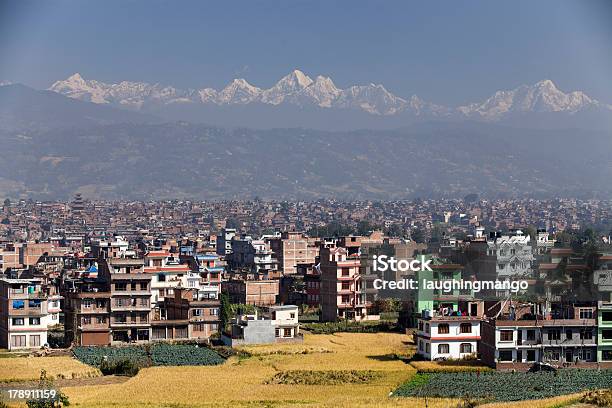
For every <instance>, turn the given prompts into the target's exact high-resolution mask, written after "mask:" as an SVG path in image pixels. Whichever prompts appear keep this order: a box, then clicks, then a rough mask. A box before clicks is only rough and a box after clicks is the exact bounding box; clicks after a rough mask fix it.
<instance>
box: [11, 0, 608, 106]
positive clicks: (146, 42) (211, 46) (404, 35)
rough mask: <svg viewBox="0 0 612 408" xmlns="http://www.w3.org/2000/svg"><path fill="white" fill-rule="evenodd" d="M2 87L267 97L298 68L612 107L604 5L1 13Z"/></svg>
mask: <svg viewBox="0 0 612 408" xmlns="http://www.w3.org/2000/svg"><path fill="white" fill-rule="evenodd" d="M0 56H1V57H0V80H2V79H5V80H12V81H14V82H23V83H26V84H29V85H31V86H34V87H37V88H46V87H48V86H49V85H50V84H51V83H52V82H53V81H54V80H56V79H63V78H65V77H67V76H68V75H70V74H72V73H74V72H80V73H81V74H82V75H83V76H84V77H85V78H95V79H99V80H103V81H110V82H112V81H119V80H143V81H147V82H160V83H164V84H169V85H175V86H178V87H203V86H212V87H215V88H220V87H223V86H224V85H225V84H226V83H227V82H229V81H230V80H231V79H232V78H234V77H237V76H240V77H244V78H246V79H247V80H248V81H249V82H250V83H252V84H254V85H257V86H260V87H268V86H271V85H272V84H273V83H274V82H275V81H276V80H277V79H279V78H280V77H281V76H283V75H285V74H286V73H288V72H289V71H291V70H292V69H294V68H299V69H302V70H303V71H305V72H306V73H307V74H309V75H310V76H312V77H314V76H316V75H317V74H323V75H329V76H331V77H332V78H333V79H334V81H335V82H336V85H337V86H340V87H346V86H349V85H352V84H363V83H369V82H375V83H383V84H384V85H385V86H386V87H387V89H389V90H390V91H392V92H393V93H395V94H397V95H400V96H404V97H408V96H410V95H412V94H418V95H419V96H421V97H423V98H425V99H427V100H431V101H434V102H437V103H442V104H459V103H464V102H471V101H476V100H480V99H482V98H484V97H487V96H489V95H490V94H491V93H492V92H493V91H495V90H497V89H509V88H513V87H516V86H518V85H520V84H523V83H533V82H536V81H538V80H540V79H544V78H549V79H552V80H553V81H555V82H556V83H557V85H558V86H559V87H560V88H561V89H563V90H575V89H581V90H584V91H586V92H587V93H588V94H589V95H591V96H593V97H595V98H598V99H600V100H602V101H604V102H607V103H612V2H610V1H605V0H602V1H596V0H592V1H591V0H589V1H531V0H530V1H510V2H496V1H423V2H410V1H380V2H374V1H371V2H362V1H286V0H285V1H241V2H231V1H219V2H214V3H213V2H206V1H193V2H192V1H155V0H152V1H134V0H125V1H114V0H110V1H108V0H105V1H91V0H75V1H61V0H60V1H53V2H51V1H30V0H25V1H18V0H15V1H5V0H0Z"/></svg>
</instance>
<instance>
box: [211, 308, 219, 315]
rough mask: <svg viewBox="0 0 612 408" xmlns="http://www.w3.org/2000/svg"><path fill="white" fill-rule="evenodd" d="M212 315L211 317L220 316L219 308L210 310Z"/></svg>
mask: <svg viewBox="0 0 612 408" xmlns="http://www.w3.org/2000/svg"><path fill="white" fill-rule="evenodd" d="M210 315H211V316H219V309H217V308H214V309H210Z"/></svg>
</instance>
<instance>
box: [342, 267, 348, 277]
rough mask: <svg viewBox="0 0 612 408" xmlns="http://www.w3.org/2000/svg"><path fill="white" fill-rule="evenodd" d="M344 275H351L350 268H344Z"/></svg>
mask: <svg viewBox="0 0 612 408" xmlns="http://www.w3.org/2000/svg"><path fill="white" fill-rule="evenodd" d="M342 276H349V268H342Z"/></svg>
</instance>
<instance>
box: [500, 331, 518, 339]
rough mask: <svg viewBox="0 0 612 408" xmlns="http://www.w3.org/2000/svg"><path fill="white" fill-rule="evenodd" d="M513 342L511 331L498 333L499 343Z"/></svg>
mask: <svg viewBox="0 0 612 408" xmlns="http://www.w3.org/2000/svg"><path fill="white" fill-rule="evenodd" d="M512 340H514V332H513V331H512V330H501V331H500V332H499V341H512Z"/></svg>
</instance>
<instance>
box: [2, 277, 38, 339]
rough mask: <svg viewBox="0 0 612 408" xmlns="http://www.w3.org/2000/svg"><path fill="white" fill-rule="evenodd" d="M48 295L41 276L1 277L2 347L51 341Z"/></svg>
mask: <svg viewBox="0 0 612 408" xmlns="http://www.w3.org/2000/svg"><path fill="white" fill-rule="evenodd" d="M47 298H48V295H47V292H46V291H45V290H44V289H43V286H42V283H41V280H40V279H8V278H3V279H0V348H5V349H8V350H16V349H37V348H40V347H42V346H43V345H45V344H47V327H48V326H49V317H48V316H49V315H48V311H47Z"/></svg>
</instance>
